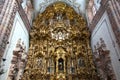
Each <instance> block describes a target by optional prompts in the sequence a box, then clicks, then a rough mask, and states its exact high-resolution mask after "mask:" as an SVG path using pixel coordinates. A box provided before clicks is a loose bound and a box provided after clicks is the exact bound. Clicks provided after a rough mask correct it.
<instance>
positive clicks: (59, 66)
mask: <svg viewBox="0 0 120 80" xmlns="http://www.w3.org/2000/svg"><path fill="white" fill-rule="evenodd" d="M58 70H62V71H63V70H64V61H63V59H62V58H60V59H59V60H58Z"/></svg>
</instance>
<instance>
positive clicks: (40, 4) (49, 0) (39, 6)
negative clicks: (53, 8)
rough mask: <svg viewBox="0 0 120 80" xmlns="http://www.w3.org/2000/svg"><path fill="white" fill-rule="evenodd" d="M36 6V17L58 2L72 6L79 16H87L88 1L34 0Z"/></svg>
mask: <svg viewBox="0 0 120 80" xmlns="http://www.w3.org/2000/svg"><path fill="white" fill-rule="evenodd" d="M32 1H33V6H34V12H35V16H37V14H38V13H42V12H43V11H44V10H45V9H46V7H47V6H49V5H51V4H53V3H55V2H57V1H62V2H65V3H67V4H68V5H70V6H72V7H73V8H74V9H75V11H76V12H77V13H78V14H82V15H84V14H85V8H86V3H87V1H88V0H32Z"/></svg>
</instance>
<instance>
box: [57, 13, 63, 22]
mask: <svg viewBox="0 0 120 80" xmlns="http://www.w3.org/2000/svg"><path fill="white" fill-rule="evenodd" d="M56 18H57V20H58V21H60V20H62V14H61V13H57V17H56Z"/></svg>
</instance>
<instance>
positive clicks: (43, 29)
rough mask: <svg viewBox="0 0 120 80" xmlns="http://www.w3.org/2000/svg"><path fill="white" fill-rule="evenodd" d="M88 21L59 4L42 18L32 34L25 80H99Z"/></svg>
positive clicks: (34, 25)
mask: <svg viewBox="0 0 120 80" xmlns="http://www.w3.org/2000/svg"><path fill="white" fill-rule="evenodd" d="M89 37H90V34H89V31H88V29H87V27H86V21H85V20H84V18H83V17H82V16H81V15H78V14H77V13H76V12H75V11H74V9H73V8H72V7H70V6H68V5H67V4H65V3H62V2H56V3H54V4H52V5H50V6H49V7H47V8H46V10H45V11H44V12H43V13H41V14H39V15H38V16H37V18H36V19H35V21H34V23H33V28H32V30H31V33H30V49H29V54H28V62H27V65H26V68H25V71H24V75H23V79H22V80H96V79H95V76H96V73H95V67H94V65H93V59H92V53H91V48H90V46H89Z"/></svg>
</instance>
